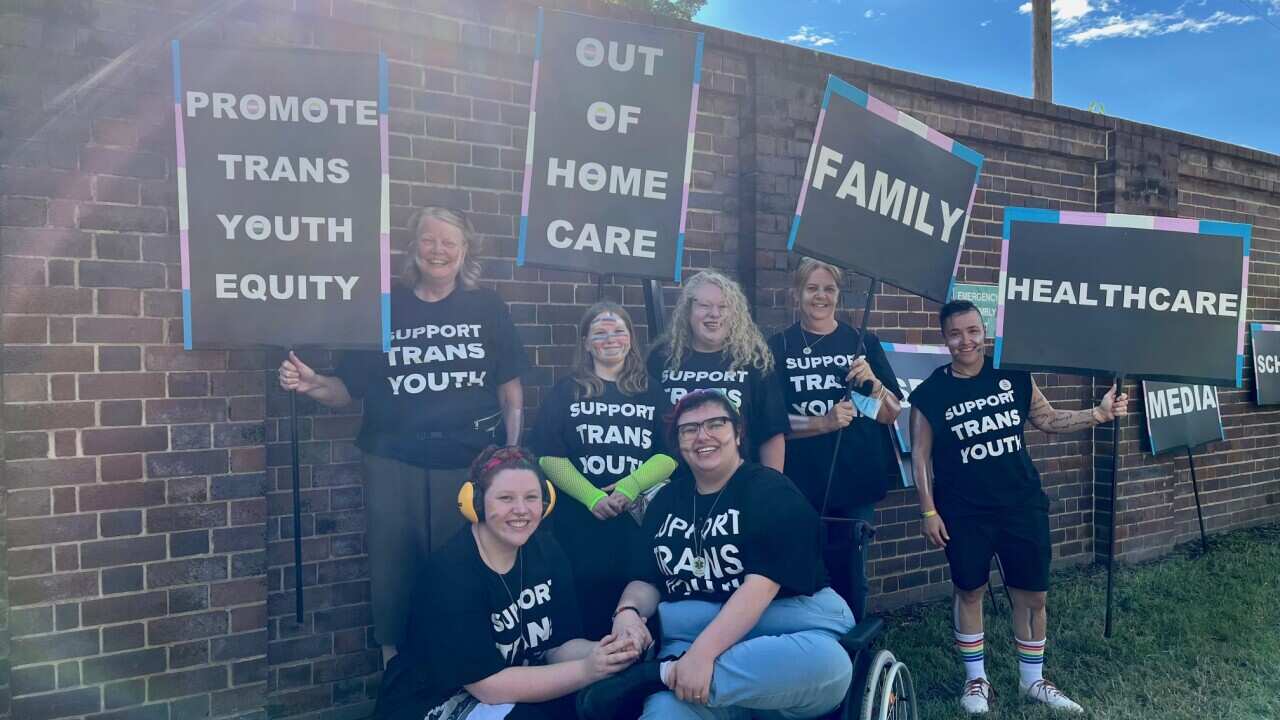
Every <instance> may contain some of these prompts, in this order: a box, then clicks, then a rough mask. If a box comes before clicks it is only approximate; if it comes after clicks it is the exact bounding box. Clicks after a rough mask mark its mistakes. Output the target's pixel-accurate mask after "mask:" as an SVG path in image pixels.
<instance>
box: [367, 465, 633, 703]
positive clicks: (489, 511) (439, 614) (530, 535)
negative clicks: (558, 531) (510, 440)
mask: <svg viewBox="0 0 1280 720" xmlns="http://www.w3.org/2000/svg"><path fill="white" fill-rule="evenodd" d="M554 505H555V495H554V491H553V490H552V489H551V487H550V486H549V485H548V483H547V481H546V478H545V477H544V476H543V475H542V471H541V470H540V469H539V467H538V465H537V462H536V461H535V459H534V458H533V456H532V455H530V454H529V453H527V452H525V451H523V450H521V449H519V448H496V447H491V448H489V449H487V450H485V451H484V452H482V453H481V454H480V456H479V457H477V458H476V460H475V462H474V463H472V465H471V470H470V481H469V482H467V483H466V484H465V485H463V487H462V490H461V492H459V494H458V509H459V510H460V511H461V512H462V514H463V515H464V516H466V517H467V519H468V520H470V521H471V524H470V526H469V527H466V528H463V529H462V530H460V531H459V532H458V533H457V534H456V535H454V536H453V537H452V538H451V539H450V540H449V541H448V543H447V544H446V545H445V546H444V547H442V548H441V549H440V550H439V551H437V552H436V553H435V554H433V555H432V556H431V557H430V558H429V560H428V562H427V565H426V569H425V571H424V572H423V573H422V576H421V577H420V578H419V582H418V584H417V590H415V592H414V594H413V602H412V607H413V612H412V614H411V616H410V621H409V642H408V643H406V644H405V645H404V646H402V647H401V649H400V653H399V654H398V655H396V656H395V658H394V659H392V661H391V663H390V664H389V665H388V666H387V670H386V673H385V674H384V676H383V681H382V688H381V690H380V692H379V695H378V703H377V708H376V709H375V712H374V716H375V717H378V718H386V719H388V720H409V719H412V720H424V718H425V720H501V719H503V718H506V719H507V720H556V719H558V718H567V717H572V716H573V713H574V698H573V696H574V693H575V692H576V691H577V690H579V689H580V688H582V687H585V686H586V685H588V684H590V683H592V682H595V681H597V680H600V679H602V678H605V677H608V676H610V675H612V674H614V673H616V672H618V671H619V670H621V669H623V668H625V667H627V666H628V665H630V664H631V663H632V662H634V661H635V659H636V657H637V650H636V649H635V647H634V642H633V641H632V640H631V639H630V638H627V639H616V640H615V639H614V637H613V636H611V635H610V636H606V637H604V638H603V639H601V640H600V641H599V642H589V641H587V640H583V639H580V636H581V624H580V618H579V616H578V607H577V600H576V597H575V594H574V589H573V577H572V574H571V573H570V570H569V562H568V560H567V559H566V558H565V555H564V551H563V550H561V549H560V546H559V545H558V544H557V543H556V541H555V538H554V537H552V536H551V535H549V534H547V533H537V534H535V533H534V531H535V530H537V528H538V525H539V523H540V522H541V521H542V519H543V517H544V516H545V515H547V514H548V513H550V512H551V510H552V508H553V507H554Z"/></svg>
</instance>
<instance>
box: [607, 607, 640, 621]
mask: <svg viewBox="0 0 1280 720" xmlns="http://www.w3.org/2000/svg"><path fill="white" fill-rule="evenodd" d="M626 610H630V611H631V612H633V613H635V614H636V617H638V618H640V619H642V620H643V619H644V616H643V615H641V614H640V611H639V610H638V609H636V606H634V605H623V606H622V607H620V608H618V609H617V610H614V611H613V619H614V620H617V619H618V616H619V615H621V614H622V613H623V612H624V611H626Z"/></svg>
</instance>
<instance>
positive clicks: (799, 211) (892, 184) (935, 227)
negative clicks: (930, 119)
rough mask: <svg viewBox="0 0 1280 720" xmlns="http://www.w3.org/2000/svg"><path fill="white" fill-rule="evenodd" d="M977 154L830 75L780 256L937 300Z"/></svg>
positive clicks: (962, 224)
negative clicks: (803, 258)
mask: <svg viewBox="0 0 1280 720" xmlns="http://www.w3.org/2000/svg"><path fill="white" fill-rule="evenodd" d="M981 170H982V156H981V155H979V154H978V153H976V152H974V151H973V150H971V149H969V148H967V147H965V146H964V145H961V144H960V143H958V142H956V141H954V140H952V139H951V138H949V137H947V136H946V135H943V134H942V133H940V132H938V131H937V130H934V129H933V128H930V127H928V126H926V125H925V124H924V123H922V122H920V121H919V120H916V119H915V118H913V117H911V116H910V115H907V114H906V113H904V112H900V111H899V110H898V109H897V108H894V107H893V106H891V105H889V104H888V103H885V102H883V101H881V100H878V99H876V98H874V97H871V96H870V95H868V94H867V93H865V92H863V91H861V90H859V89H858V88H856V87H854V86H852V85H850V84H849V83H847V82H845V81H843V80H841V79H840V78H837V77H836V76H834V75H832V76H830V77H829V78H828V79H827V90H826V94H825V95H823V98H822V108H821V110H819V112H818V124H817V126H816V127H815V128H814V131H813V145H812V146H810V148H809V161H808V163H807V164H806V165H805V170H804V184H803V185H802V186H801V188H800V198H799V200H798V201H797V202H796V214H795V217H794V218H793V219H792V222H791V237H790V239H789V240H788V241H787V249H788V250H796V251H799V252H802V253H804V254H805V255H812V256H813V257H817V258H821V259H823V260H827V261H829V262H832V263H835V264H836V265H839V266H841V267H845V268H850V269H852V270H856V271H857V272H860V273H862V274H864V275H867V276H870V277H873V278H876V279H878V280H881V281H883V282H886V283H888V284H890V285H893V286H895V287H899V288H902V289H903V290H906V291H908V292H912V293H916V294H918V295H923V296H925V297H927V298H929V299H931V300H937V301H938V302H945V301H946V299H947V291H948V288H949V286H950V284H951V283H952V282H953V280H952V278H953V277H954V276H955V270H956V266H957V265H958V264H959V262H960V246H961V244H962V243H963V242H964V235H965V229H966V228H967V227H968V225H969V213H970V211H971V209H972V207H973V197H974V193H975V192H976V190H977V187H978V175H979V173H980V172H981Z"/></svg>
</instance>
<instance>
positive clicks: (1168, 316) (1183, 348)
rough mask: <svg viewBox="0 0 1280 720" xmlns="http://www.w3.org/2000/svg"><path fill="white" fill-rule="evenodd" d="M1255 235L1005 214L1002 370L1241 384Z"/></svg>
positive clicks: (1047, 213) (998, 357) (1212, 225)
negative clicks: (1248, 284) (1118, 375)
mask: <svg viewBox="0 0 1280 720" xmlns="http://www.w3.org/2000/svg"><path fill="white" fill-rule="evenodd" d="M1250 234H1251V228H1250V226H1249V225H1240V224H1237V223H1226V222H1214V221H1209V220H1191V219H1186V218H1158V217H1144V216H1139V215H1113V214H1103V213H1082V212H1066V211H1063V212H1058V211H1056V210H1036V209H1029V208H1005V211H1004V241H1003V245H1002V250H1001V258H1000V306H999V309H998V311H997V313H996V338H995V355H994V364H995V366H996V367H1003V368H1022V369H1029V370H1056V371H1063V372H1076V373H1081V374H1088V375H1097V374H1101V375H1109V374H1111V373H1113V372H1121V373H1125V374H1128V375H1131V376H1135V377H1141V378H1143V379H1147V380H1164V381H1167V382H1192V383H1203V384H1208V385H1231V386H1234V387H1239V386H1240V379H1241V374H1242V371H1243V368H1244V331H1245V323H1244V317H1245V310H1246V307H1245V306H1246V299H1247V291H1248V287H1247V283H1248V277H1249V241H1250Z"/></svg>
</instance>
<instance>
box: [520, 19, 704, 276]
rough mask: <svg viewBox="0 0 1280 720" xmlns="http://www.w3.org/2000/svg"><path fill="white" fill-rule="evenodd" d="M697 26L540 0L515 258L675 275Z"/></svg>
mask: <svg viewBox="0 0 1280 720" xmlns="http://www.w3.org/2000/svg"><path fill="white" fill-rule="evenodd" d="M701 73H702V33H692V32H686V31H683V30H672V29H670V28H659V27H651V26H648V25H637V24H634V23H626V22H618V21H615V20H605V19H602V18H597V17H591V16H588V15H579V14H577V13H570V12H560V11H555V10H542V9H539V10H538V35H537V39H536V41H535V46H534V54H533V87H532V90H531V91H530V96H529V139H528V144H527V147H526V149H525V166H524V197H523V199H522V200H521V207H520V246H519V254H518V256H517V258H516V261H517V263H518V264H520V265H524V264H526V263H528V264H530V265H538V266H541V267H550V268H559V269H565V270H585V271H590V272H602V273H604V272H607V273H616V274H619V275H630V276H637V277H647V278H655V279H661V280H673V279H674V280H677V281H678V280H679V279H680V268H681V263H682V258H683V255H684V236H685V215H686V214H687V211H688V208H689V183H690V179H691V177H692V171H693V128H694V120H695V118H696V117H697V111H698V88H699V82H700V78H701Z"/></svg>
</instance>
